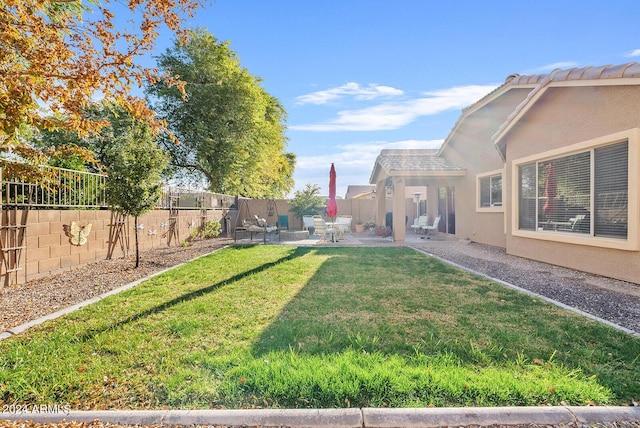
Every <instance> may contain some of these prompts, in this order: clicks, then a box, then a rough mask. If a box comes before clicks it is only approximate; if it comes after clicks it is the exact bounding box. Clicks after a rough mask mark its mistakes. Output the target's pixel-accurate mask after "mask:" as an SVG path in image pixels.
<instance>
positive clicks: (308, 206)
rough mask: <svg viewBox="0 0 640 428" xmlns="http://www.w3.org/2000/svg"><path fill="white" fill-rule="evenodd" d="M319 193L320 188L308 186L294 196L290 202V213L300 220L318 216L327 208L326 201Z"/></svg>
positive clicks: (312, 185)
mask: <svg viewBox="0 0 640 428" xmlns="http://www.w3.org/2000/svg"><path fill="white" fill-rule="evenodd" d="M319 193H320V186H318V185H317V184H307V185H306V186H305V188H304V189H302V190H297V191H296V192H295V193H294V194H293V199H291V200H290V201H289V211H291V212H292V213H293V214H294V215H295V216H296V217H298V218H300V219H301V218H302V216H305V215H315V214H318V213H319V212H320V211H322V210H323V209H324V208H325V207H326V204H325V199H324V198H323V197H322V196H320V195H319Z"/></svg>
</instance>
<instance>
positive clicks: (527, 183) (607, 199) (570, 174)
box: [517, 141, 629, 239]
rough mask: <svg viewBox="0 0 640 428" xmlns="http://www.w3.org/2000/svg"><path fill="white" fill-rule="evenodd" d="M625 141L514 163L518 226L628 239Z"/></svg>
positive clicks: (627, 153)
mask: <svg viewBox="0 0 640 428" xmlns="http://www.w3.org/2000/svg"><path fill="white" fill-rule="evenodd" d="M628 160H629V142H628V141H622V142H618V143H614V144H609V145H604V146H599V147H594V148H590V149H585V150H583V151H578V152H576V153H572V154H568V155H564V156H557V157H553V158H547V159H544V160H542V159H541V160H536V161H531V162H526V163H522V164H519V165H518V168H517V174H518V175H517V179H518V222H517V224H518V228H519V229H520V230H530V231H542V232H558V233H571V234H579V235H581V236H591V237H607V238H618V239H627V236H628V218H629V215H628V193H629V188H628V186H629V184H628V182H629V179H628V175H629V171H628V164H629V162H628Z"/></svg>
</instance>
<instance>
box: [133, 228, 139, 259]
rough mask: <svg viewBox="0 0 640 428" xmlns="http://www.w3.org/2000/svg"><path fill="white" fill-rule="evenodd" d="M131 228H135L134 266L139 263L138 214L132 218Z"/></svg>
mask: <svg viewBox="0 0 640 428" xmlns="http://www.w3.org/2000/svg"><path fill="white" fill-rule="evenodd" d="M133 224H134V227H133V230H135V234H136V268H137V267H138V266H139V265H140V251H139V249H138V216H135V217H134V218H133Z"/></svg>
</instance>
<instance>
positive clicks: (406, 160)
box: [369, 149, 466, 183]
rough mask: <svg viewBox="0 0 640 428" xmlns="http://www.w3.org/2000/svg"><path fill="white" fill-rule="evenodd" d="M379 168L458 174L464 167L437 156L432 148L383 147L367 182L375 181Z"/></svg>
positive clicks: (389, 171)
mask: <svg viewBox="0 0 640 428" xmlns="http://www.w3.org/2000/svg"><path fill="white" fill-rule="evenodd" d="M379 168H382V170H384V172H385V173H386V174H387V175H389V176H391V175H403V173H404V175H412V176H416V175H422V176H430V175H442V173H453V175H460V174H464V173H465V171H466V170H465V169H464V168H461V167H459V166H457V165H455V164H454V163H453V162H451V161H449V160H447V159H445V158H443V157H440V156H438V150H434V149H384V150H382V151H380V154H379V155H378V158H377V159H376V163H375V166H374V168H373V172H372V173H371V178H370V179H369V182H371V183H374V182H375V175H376V172H377V171H378V169H379Z"/></svg>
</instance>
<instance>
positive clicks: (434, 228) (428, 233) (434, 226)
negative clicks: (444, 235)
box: [422, 216, 440, 239]
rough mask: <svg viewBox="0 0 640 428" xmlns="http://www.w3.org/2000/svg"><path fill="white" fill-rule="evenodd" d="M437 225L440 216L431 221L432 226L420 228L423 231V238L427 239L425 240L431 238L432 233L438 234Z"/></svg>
mask: <svg viewBox="0 0 640 428" xmlns="http://www.w3.org/2000/svg"><path fill="white" fill-rule="evenodd" d="M438 223H440V216H438V217H436V218H435V219H434V220H433V224H432V225H431V226H428V225H427V226H422V230H424V231H425V236H426V237H427V239H428V238H431V236H433V233H434V231H435V232H438Z"/></svg>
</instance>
